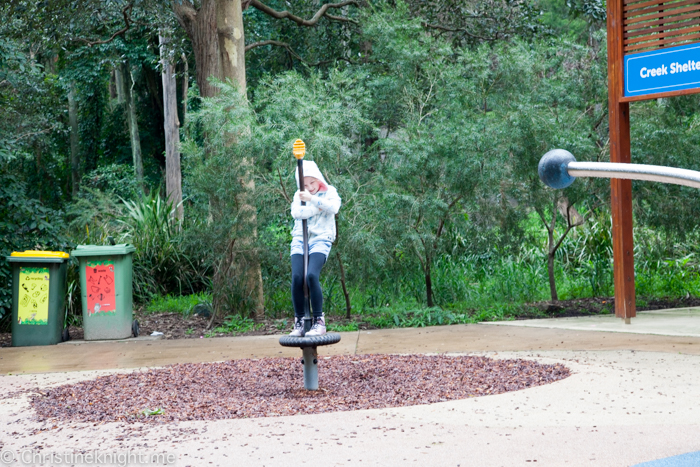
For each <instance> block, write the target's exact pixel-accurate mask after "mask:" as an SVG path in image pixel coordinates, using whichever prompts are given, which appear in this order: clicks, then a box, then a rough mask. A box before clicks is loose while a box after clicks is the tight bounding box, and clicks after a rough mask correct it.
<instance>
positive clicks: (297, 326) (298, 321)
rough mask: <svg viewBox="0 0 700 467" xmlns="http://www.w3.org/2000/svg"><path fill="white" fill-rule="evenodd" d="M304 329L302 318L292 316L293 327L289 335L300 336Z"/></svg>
mask: <svg viewBox="0 0 700 467" xmlns="http://www.w3.org/2000/svg"><path fill="white" fill-rule="evenodd" d="M303 330H304V318H297V317H296V316H295V317H294V329H292V332H290V333H289V335H290V336H291V337H301V335H302V331H303Z"/></svg>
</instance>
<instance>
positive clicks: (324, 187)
mask: <svg viewBox="0 0 700 467" xmlns="http://www.w3.org/2000/svg"><path fill="white" fill-rule="evenodd" d="M303 164H304V169H303V170H304V177H313V178H315V179H316V180H318V181H319V182H320V185H321V187H320V188H319V189H318V191H328V183H326V179H325V178H323V174H322V173H321V171H320V170H319V169H318V166H317V165H316V163H315V162H314V161H306V160H305V161H303ZM294 178H295V180H296V181H297V187H298V186H299V170H297V169H294Z"/></svg>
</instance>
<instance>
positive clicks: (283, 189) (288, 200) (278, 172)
mask: <svg viewBox="0 0 700 467" xmlns="http://www.w3.org/2000/svg"><path fill="white" fill-rule="evenodd" d="M277 175H279V177H280V186H281V187H282V196H284V199H286V200H287V203H291V202H292V200H291V199H289V195H288V194H287V189H286V188H285V187H284V182H282V172H281V171H280V168H279V167H277Z"/></svg>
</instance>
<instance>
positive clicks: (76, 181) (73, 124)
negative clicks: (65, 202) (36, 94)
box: [68, 85, 80, 198]
mask: <svg viewBox="0 0 700 467" xmlns="http://www.w3.org/2000/svg"><path fill="white" fill-rule="evenodd" d="M68 121H69V123H70V177H71V184H72V187H71V188H72V191H71V192H72V195H73V198H75V197H76V196H77V195H78V188H79V187H80V148H79V147H78V105H77V104H76V102H75V87H74V86H73V85H71V87H70V90H69V91H68Z"/></svg>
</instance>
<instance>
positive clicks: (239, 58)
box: [171, 0, 246, 97]
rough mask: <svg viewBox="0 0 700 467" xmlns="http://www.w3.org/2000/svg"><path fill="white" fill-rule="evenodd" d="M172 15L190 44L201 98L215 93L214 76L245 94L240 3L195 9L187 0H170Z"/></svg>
mask: <svg viewBox="0 0 700 467" xmlns="http://www.w3.org/2000/svg"><path fill="white" fill-rule="evenodd" d="M171 4H172V8H173V12H174V13H175V15H176V16H177V19H178V21H179V22H180V25H181V26H182V27H183V28H184V29H185V31H186V32H187V35H188V36H189V38H190V40H191V41H192V50H193V51H194V59H195V63H196V64H197V67H196V69H197V75H196V80H197V85H198V86H199V92H200V95H201V96H202V97H212V96H214V95H216V94H217V93H218V89H217V88H216V86H214V85H212V84H211V83H210V82H209V78H211V77H214V78H217V79H219V80H221V81H225V80H227V79H229V80H231V81H232V82H234V83H236V84H237V85H238V87H239V90H241V92H243V93H245V90H246V79H245V42H244V36H243V12H242V10H241V2H240V0H202V2H201V4H200V6H199V8H197V9H195V8H194V6H193V5H192V3H190V2H189V1H175V0H173V2H172V3H171Z"/></svg>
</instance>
